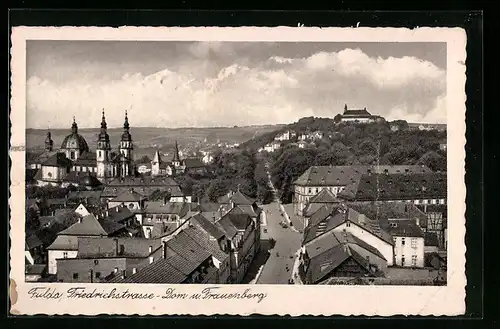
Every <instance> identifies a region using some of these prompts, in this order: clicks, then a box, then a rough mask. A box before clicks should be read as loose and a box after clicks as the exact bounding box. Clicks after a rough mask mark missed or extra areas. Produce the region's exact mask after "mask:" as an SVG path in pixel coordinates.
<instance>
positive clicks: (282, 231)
mask: <svg viewBox="0 0 500 329" xmlns="http://www.w3.org/2000/svg"><path fill="white" fill-rule="evenodd" d="M268 178H269V186H270V187H271V189H272V190H273V196H274V201H273V202H272V203H270V204H268V205H264V206H263V209H264V211H265V212H266V219H267V225H266V226H265V228H267V233H263V234H262V236H261V238H262V239H265V240H268V239H270V238H272V239H274V240H275V241H276V244H275V245H274V246H272V249H270V250H269V252H270V255H269V258H268V259H267V261H266V263H265V264H264V267H263V269H262V272H261V275H260V277H259V279H258V280H257V283H258V284H287V283H288V280H289V279H290V278H291V276H292V269H293V263H294V255H295V252H296V251H297V249H299V248H300V242H301V239H302V235H301V234H300V233H299V232H296V231H293V230H292V229H291V228H290V227H288V228H283V227H281V226H280V225H279V223H280V222H281V221H283V220H284V217H283V216H282V215H281V212H280V207H279V205H280V204H279V200H278V198H277V193H276V190H275V188H274V186H273V185H272V182H271V177H270V175H269V172H268ZM287 269H288V270H287Z"/></svg>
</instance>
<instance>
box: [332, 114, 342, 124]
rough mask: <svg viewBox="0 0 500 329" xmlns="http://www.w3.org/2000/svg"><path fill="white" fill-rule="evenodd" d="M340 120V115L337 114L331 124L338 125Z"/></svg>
mask: <svg viewBox="0 0 500 329" xmlns="http://www.w3.org/2000/svg"><path fill="white" fill-rule="evenodd" d="M341 120H342V114H340V113H339V114H337V115H336V116H334V117H333V122H335V123H339V122H340V121H341Z"/></svg>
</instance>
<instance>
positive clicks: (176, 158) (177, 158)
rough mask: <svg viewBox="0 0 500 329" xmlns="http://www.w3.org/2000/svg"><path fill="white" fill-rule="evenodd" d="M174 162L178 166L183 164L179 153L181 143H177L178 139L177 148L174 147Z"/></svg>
mask: <svg viewBox="0 0 500 329" xmlns="http://www.w3.org/2000/svg"><path fill="white" fill-rule="evenodd" d="M172 164H173V165H174V167H176V168H177V167H180V166H181V157H180V155H179V145H178V144H177V141H175V149H174V156H173V158H172Z"/></svg>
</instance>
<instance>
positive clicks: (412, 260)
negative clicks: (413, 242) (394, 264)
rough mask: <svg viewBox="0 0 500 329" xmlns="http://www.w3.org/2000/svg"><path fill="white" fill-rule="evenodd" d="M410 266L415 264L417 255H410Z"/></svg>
mask: <svg viewBox="0 0 500 329" xmlns="http://www.w3.org/2000/svg"><path fill="white" fill-rule="evenodd" d="M411 266H417V255H412V256H411Z"/></svg>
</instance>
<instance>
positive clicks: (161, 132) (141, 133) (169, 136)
mask: <svg viewBox="0 0 500 329" xmlns="http://www.w3.org/2000/svg"><path fill="white" fill-rule="evenodd" d="M280 126H282V125H266V126H245V127H215V128H147V127H136V128H134V127H131V128H130V133H131V134H132V138H133V139H134V144H135V147H136V150H137V151H136V156H139V155H141V154H149V153H151V154H152V153H153V152H154V151H153V150H154V149H156V148H158V149H160V151H166V150H171V148H172V145H173V144H174V142H175V140H177V141H178V143H179V146H182V147H183V146H188V145H195V144H197V143H202V142H203V141H204V140H205V139H207V142H208V143H216V142H217V141H220V142H222V143H224V142H231V143H243V142H245V141H247V140H249V139H252V138H253V137H258V136H261V135H262V134H266V133H268V132H270V131H275V130H276V129H279V128H280ZM99 131H100V129H99V128H87V129H78V133H79V134H81V135H82V136H83V137H85V139H86V140H87V143H88V144H89V147H90V149H92V150H95V147H96V144H97V136H98V134H99ZM50 132H51V134H52V140H53V141H54V147H55V148H56V149H57V148H59V147H60V146H61V143H62V141H63V139H64V137H66V136H67V135H68V134H70V133H71V130H70V129H69V128H68V129H51V130H50ZM122 132H123V130H122V129H121V128H112V129H108V134H109V137H110V139H111V145H112V147H113V148H115V147H117V145H118V141H119V140H120V136H121V134H122ZM46 135H47V130H45V129H26V149H27V150H37V149H42V148H43V147H44V140H45V137H46Z"/></svg>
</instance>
